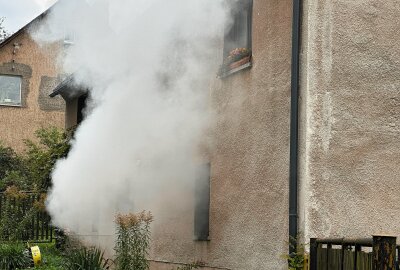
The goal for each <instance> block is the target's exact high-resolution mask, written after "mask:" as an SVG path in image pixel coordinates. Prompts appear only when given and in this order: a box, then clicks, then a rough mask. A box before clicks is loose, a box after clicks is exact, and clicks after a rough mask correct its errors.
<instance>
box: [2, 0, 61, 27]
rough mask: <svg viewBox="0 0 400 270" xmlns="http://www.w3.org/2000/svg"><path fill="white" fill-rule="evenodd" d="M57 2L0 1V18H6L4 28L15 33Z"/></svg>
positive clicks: (48, 0)
mask: <svg viewBox="0 0 400 270" xmlns="http://www.w3.org/2000/svg"><path fill="white" fill-rule="evenodd" d="M55 2H57V0H0V17H6V20H5V22H4V26H5V27H6V29H7V30H8V31H9V32H16V31H18V30H19V29H20V28H22V27H23V26H25V25H26V24H27V23H29V22H30V21H31V20H33V19H34V18H35V17H36V16H38V15H39V14H41V13H42V12H43V11H45V10H46V9H47V8H49V7H50V6H51V5H52V4H54V3H55Z"/></svg>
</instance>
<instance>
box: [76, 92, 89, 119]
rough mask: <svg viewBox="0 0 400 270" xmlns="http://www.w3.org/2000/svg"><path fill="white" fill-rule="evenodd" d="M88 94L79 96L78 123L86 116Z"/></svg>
mask: <svg viewBox="0 0 400 270" xmlns="http://www.w3.org/2000/svg"><path fill="white" fill-rule="evenodd" d="M87 98H88V95H87V94H86V95H83V96H80V97H79V98H78V112H77V114H76V124H77V125H79V124H80V123H81V122H82V121H83V119H84V117H85V114H84V113H85V108H86V101H87Z"/></svg>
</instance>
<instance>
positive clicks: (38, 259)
mask: <svg viewBox="0 0 400 270" xmlns="http://www.w3.org/2000/svg"><path fill="white" fill-rule="evenodd" d="M31 252H32V258H33V263H34V265H35V266H38V265H40V264H41V263H42V255H40V249H39V247H38V246H34V247H31Z"/></svg>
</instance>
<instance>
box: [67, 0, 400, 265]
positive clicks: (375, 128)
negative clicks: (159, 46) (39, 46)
mask: <svg viewBox="0 0 400 270" xmlns="http://www.w3.org/2000/svg"><path fill="white" fill-rule="evenodd" d="M232 12H233V18H234V22H233V26H231V27H229V28H228V29H226V31H225V34H223V33H221V44H224V45H223V47H221V63H224V64H223V68H222V69H221V71H220V72H219V78H218V79H215V80H214V81H213V89H212V91H211V96H212V106H213V108H215V110H216V111H217V121H216V125H215V127H214V132H213V136H214V139H215V149H214V150H213V152H212V153H210V156H209V158H210V160H209V161H210V164H209V165H207V166H209V168H210V169H209V175H204V176H203V177H201V179H200V180H202V181H203V182H199V188H198V189H197V193H196V192H193V194H192V196H190V198H191V200H189V201H188V204H189V205H190V204H191V205H193V211H191V212H190V213H184V214H177V216H175V217H171V221H170V224H163V227H156V228H154V233H153V236H152V248H151V254H150V258H151V269H160V270H162V269H168V270H170V269H171V268H173V267H174V266H175V265H177V264H179V263H189V262H192V261H194V260H201V261H203V262H204V263H205V264H206V265H207V267H208V268H207V269H235V270H260V269H263V270H264V269H271V270H276V269H282V270H283V269H287V262H286V261H285V260H284V259H282V255H284V254H287V253H288V249H289V246H288V241H289V235H291V236H292V237H297V235H298V233H301V234H302V235H303V237H300V238H299V241H303V242H308V239H309V238H310V237H369V236H371V235H372V234H375V233H382V232H385V233H390V234H392V235H396V236H400V228H399V226H398V225H397V222H399V218H398V217H397V215H396V213H397V212H398V211H397V210H400V209H399V208H400V206H399V204H398V201H399V199H400V190H399V189H400V187H399V185H398V178H399V175H400V166H399V165H400V163H399V160H400V159H399V158H400V150H399V149H400V140H399V137H400V129H399V127H400V122H399V121H400V117H399V114H400V111H399V108H400V107H399V103H400V96H399V89H400V79H399V78H400V68H399V67H400V62H399V59H400V58H399V55H400V46H398V44H399V42H400V37H399V35H398V34H397V30H398V29H399V27H400V20H398V17H399V16H400V6H399V5H398V3H397V2H396V1H395V0H389V1H378V0H368V1H361V0H355V1H327V0H304V1H301V0H293V1H289V0H252V1H251V0H243V1H239V2H238V6H235V7H234V8H233V9H232ZM222 40H223V42H222ZM237 48H238V49H239V48H245V50H238V51H237V52H234V50H235V49H237ZM231 52H232V54H231V55H234V56H235V57H236V56H237V55H239V56H238V57H237V58H236V59H235V60H236V61H230V62H228V61H229V59H228V56H229V54H230V53H231ZM224 61H225V62H224ZM76 115H77V113H76V112H74V116H72V118H75V116H76ZM199 198H200V199H199ZM198 199H199V200H198ZM196 201H198V202H199V203H198V204H196Z"/></svg>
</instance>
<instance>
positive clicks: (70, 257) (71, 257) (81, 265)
mask: <svg viewBox="0 0 400 270" xmlns="http://www.w3.org/2000/svg"><path fill="white" fill-rule="evenodd" d="M64 268H65V269H66V270H104V269H110V261H109V260H107V259H105V258H104V253H103V251H101V250H100V249H98V248H94V247H92V248H86V247H81V248H78V249H74V250H72V251H71V252H70V253H69V254H67V255H66V256H65V265H64Z"/></svg>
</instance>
